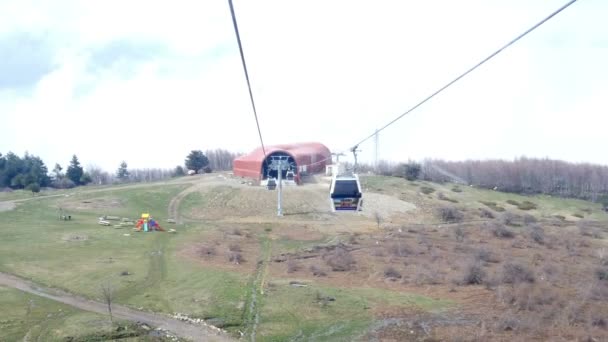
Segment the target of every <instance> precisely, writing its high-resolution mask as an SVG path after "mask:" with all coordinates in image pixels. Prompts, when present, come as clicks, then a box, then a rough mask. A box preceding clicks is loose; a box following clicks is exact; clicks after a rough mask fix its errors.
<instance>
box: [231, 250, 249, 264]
mask: <svg viewBox="0 0 608 342" xmlns="http://www.w3.org/2000/svg"><path fill="white" fill-rule="evenodd" d="M228 261H230V262H232V263H235V264H237V265H238V264H241V263H243V262H244V261H245V258H243V255H242V254H241V253H239V252H229V253H228Z"/></svg>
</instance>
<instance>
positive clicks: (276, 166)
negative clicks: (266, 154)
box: [268, 156, 289, 216]
mask: <svg viewBox="0 0 608 342" xmlns="http://www.w3.org/2000/svg"><path fill="white" fill-rule="evenodd" d="M268 168H270V169H271V170H274V171H277V176H278V180H277V182H278V184H277V188H278V189H279V191H278V192H277V216H283V206H282V201H283V171H287V170H288V169H289V157H287V156H272V157H270V165H268Z"/></svg>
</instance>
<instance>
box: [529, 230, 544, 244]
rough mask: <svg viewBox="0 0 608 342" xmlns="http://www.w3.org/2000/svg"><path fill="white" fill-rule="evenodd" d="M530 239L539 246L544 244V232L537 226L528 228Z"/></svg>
mask: <svg viewBox="0 0 608 342" xmlns="http://www.w3.org/2000/svg"><path fill="white" fill-rule="evenodd" d="M530 238H531V239H532V240H534V242H536V243H537V244H539V245H544V244H545V231H544V230H543V228H542V227H541V226H539V225H534V226H532V227H531V228H530Z"/></svg>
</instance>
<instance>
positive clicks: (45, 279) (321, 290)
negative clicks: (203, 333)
mask: <svg viewBox="0 0 608 342" xmlns="http://www.w3.org/2000/svg"><path fill="white" fill-rule="evenodd" d="M362 183H363V185H364V188H365V190H366V192H365V195H364V196H366V195H367V197H365V198H366V200H367V201H368V203H365V202H364V203H365V204H364V208H365V212H363V213H359V214H358V213H331V211H330V210H329V208H328V200H327V187H326V184H308V185H304V186H302V187H298V188H288V189H286V191H285V206H284V209H285V216H284V217H282V218H277V217H276V193H275V192H270V191H267V190H265V189H262V188H258V187H251V186H247V185H243V184H241V183H240V182H239V181H238V180H236V179H230V178H227V179H225V178H219V177H217V175H213V174H212V175H206V176H202V177H184V178H180V179H177V180H175V181H172V182H163V183H150V184H136V185H123V186H117V187H98V188H88V187H84V188H78V189H72V190H66V191H63V192H61V193H60V194H61V196H56V197H48V196H38V197H37V198H35V199H32V200H27V201H23V202H17V203H16V205H17V206H16V208H15V209H13V210H8V211H4V212H0V271H2V272H6V273H11V274H15V275H18V276H21V277H24V278H28V279H31V280H33V281H35V282H37V283H40V284H44V285H46V286H51V287H55V288H59V289H64V290H66V291H69V292H72V293H75V294H78V295H82V296H85V297H88V298H91V299H98V300H99V299H101V297H102V295H101V291H100V284H102V283H106V282H110V283H111V284H112V285H113V286H114V287H115V289H116V292H115V295H116V299H115V301H116V302H117V303H121V304H125V305H128V306H130V307H133V308H140V309H142V310H145V311H154V312H159V313H165V314H173V313H176V312H179V313H182V314H186V315H188V316H190V317H193V318H203V319H205V320H206V321H207V322H209V323H210V324H214V325H217V326H220V327H223V328H224V329H226V330H227V331H228V332H229V333H230V334H232V335H233V336H234V337H239V336H241V334H243V335H245V336H249V337H255V339H256V340H259V341H285V340H294V341H298V340H314V341H324V340H326V341H352V340H361V341H367V340H370V339H393V340H404V339H405V340H408V339H417V340H424V339H428V338H436V339H440V340H441V339H445V338H447V337H455V336H463V337H464V336H471V334H472V333H479V329H478V326H479V324H480V322H486V320H487V322H486V323H484V324H486V325H485V326H487V329H486V330H487V331H485V332H484V333H485V335H484V336H486V338H490V337H491V338H492V339H503V338H504V339H509V338H513V337H517V336H518V337H522V338H524V336H527V337H530V338H540V339H541V340H542V339H543V338H548V337H549V335H544V336H543V335H539V334H541V332H539V331H538V330H535V329H534V327H533V326H534V324H531V323H530V322H532V321H533V320H539V321H537V323H538V324H537V326H541V327H542V326H544V325H547V326H549V325H551V326H552V328H551V329H545V330H546V333H547V334H552V335H550V336H557V334H558V332H557V330H558V329H568V331H569V332H568V334H570V335H568V334H565V335H563V334H562V335H560V336H570V337H571V338H578V337H580V336H583V335H581V334H582V331H586V330H584V329H587V328H588V329H587V331H589V332H590V334H592V335H593V336H597V337H607V336H608V335H607V334H606V331H605V330H602V328H601V326H599V325H597V324H595V325H594V323H593V322H594V317H599V316H601V315H602V314H605V313H606V309H604V307H606V308H608V305H604V306H603V304H605V303H607V302H606V301H608V291H607V292H606V297H605V298H604V297H603V296H604V292H602V291H604V290H603V289H604V287H603V286H604V285H603V284H604V283H602V279H601V276H598V275H596V271H597V272H599V271H598V270H601V268H602V267H604V266H602V263H604V262H606V261H605V260H606V259H605V258H606V257H608V256H604V254H601V253H602V252H601V251H602V250H605V249H606V248H608V246H607V244H606V241H607V240H606V237H608V236H607V234H608V231H607V228H606V227H607V225H606V223H607V222H608V215H607V214H606V213H605V212H603V211H601V209H600V207H599V205H597V204H594V203H591V202H586V201H580V200H564V199H558V198H554V197H548V196H531V197H528V196H519V195H514V194H506V193H500V192H496V191H488V190H482V189H476V188H471V187H466V186H458V185H455V184H435V183H428V182H421V181H416V182H409V181H406V180H403V179H398V178H390V177H363V178H362ZM180 193H181V195H180ZM178 195H179V196H178ZM30 197H32V196H31V194H28V193H25V192H14V193H10V194H7V193H0V201H3V200H13V199H20V198H30ZM176 199H178V201H177V203H175V201H176ZM172 200H173V203H172ZM170 203H172V208H175V210H177V214H178V215H179V216H180V217H181V218H183V222H184V223H183V224H172V223H167V222H166V219H168V218H174V217H172V216H174V214H175V213H172V212H170V211H171V210H173V209H170ZM60 208H61V209H62V210H63V211H64V212H65V213H68V214H69V215H71V216H72V220H71V221H62V220H59V210H60ZM445 208H450V209H449V210H454V211H455V212H456V213H457V214H455V215H456V218H457V219H456V220H455V221H454V222H451V221H450V222H444V221H445V216H442V211H441V210H444V211H445V210H447V209H445ZM142 212H149V213H151V214H152V215H153V216H154V217H155V218H156V219H157V220H158V221H159V222H160V223H161V225H162V226H163V227H164V228H165V229H170V228H172V229H176V230H177V233H175V234H172V233H168V232H164V233H163V232H151V233H136V232H133V231H132V230H131V229H130V228H129V227H124V228H115V227H113V226H110V227H104V226H101V225H98V224H97V220H98V218H99V217H100V216H104V215H110V216H117V217H120V218H122V217H124V218H130V219H136V218H137V217H138V216H139V215H140V214H141V213H142ZM450 213H451V212H450ZM443 214H445V213H443ZM459 215H460V216H459ZM113 223H114V222H113ZM116 223H118V222H117V221H116ZM502 234H506V235H502ZM510 234H512V235H510ZM539 234H540V235H539ZM541 235H542V236H541ZM598 253H599V254H598ZM511 263H515V264H517V265H516V267H519V266H522V265H523V266H522V267H523V268H524V269H523V271H522V270H521V269H520V271H521V272H526V270H528V271H529V272H530V274H532V275H531V277H533V278H534V281H532V282H530V281H519V280H517V281H515V282H509V281H506V280H505V279H507V278H505V272H506V271H505V267H507V268H508V267H511V266H508V265H510V264H511ZM518 265H519V266H518ZM566 265H568V267H567V268H566ZM606 265H608V262H606ZM473 266H474V267H477V268H474V269H473V270H472V269H471V267H473ZM477 271H478V272H479V274H474V275H478V276H479V281H477V278H474V281H472V282H471V281H469V280H470V279H468V278H467V277H466V276H467V275H470V274H468V273H470V272H477ZM598 274H599V273H598ZM598 277H599V278H598ZM582 279H585V281H586V282H587V283H589V284H594V286H595V287H594V289H595V290H593V291H595V292H593V293H592V294H589V293H588V292H585V295H588V296H589V295H594V296H596V297H595V298H596V300H595V301H594V302H593V303H589V304H588V305H587V306H586V307H581V308H579V309H578V310H582V312H583V313H581V315H584V317H586V318H585V322H584V324H582V323H580V322H579V323H575V322H574V321H573V322H572V323H563V322H569V321H568V319H567V318H564V319H565V321H564V320H563V319H562V320H559V319H558V318H557V317H550V318H547V317H544V316H542V313H543V312H548V311H558V312H566V311H565V310H564V309H563V308H565V307H567V308H569V309H568V310H574V308H573V307H571V306H572V305H571V303H570V302H569V301H568V300H567V299H568V298H570V297H572V298H578V297H577V296H579V295H581V296H582V295H583V293H582V292H581V291H582V289H581V288H580V286H579V285H577V284H579V283H578V280H582ZM507 280H508V279H507ZM606 288H607V289H608V285H607V287H606ZM525 289H527V290H526V291H528V292H529V293H532V294H535V293H537V292H539V291H541V292H544V293H551V294H553V295H554V297H551V298H544V299H543V298H541V299H538V298H536V297H529V299H530V300H532V301H533V302H534V303H535V304H534V307H530V306H528V307H526V306H523V304H521V300H522V299H521V298H520V297H518V296H519V295H518V293H520V292H521V291H524V290H525ZM589 291H591V290H589ZM509 296H511V297H509ZM569 296H570V297H569ZM598 296H599V297H598ZM31 298H33V297H32V296H30V295H25V294H23V293H20V292H18V291H16V290H12V289H10V290H9V289H5V288H4V289H3V288H0V311H7V310H2V309H5V308H10V307H13V306H16V307H24V308H25V306H24V303H27V302H28V300H30V299H31ZM509 298H510V299H509ZM34 301H36V302H37V301H38V299H36V298H34ZM509 301H511V302H509ZM538 301H540V304H538V303H537V302H538ZM40 303H44V305H42V306H40V310H41V311H40V314H39V315H38V316H39V317H38V316H36V317H38V318H36V319H37V322H42V321H44V319H43V317H42V316H44V315H45V314H44V313H45V312H49V313H50V312H55V311H54V310H58V308H60V307H61V308H62V310H63V312H69V315H68V314H67V313H66V314H65V315H66V316H65V317H63V316H61V319H59V320H52V321H49V322H48V323H44V324H42V323H36V324H38V325H40V328H39V330H35V331H34V332H36V333H37V334H41V333H42V331H48V329H54V330H53V331H60V332H61V333H56V336H57V338H58V339H61V338H62V337H65V336H73V334H80V335H82V336H91V334H99V333H100V332H99V330H100V329H104V328H105V326H104V324H106V323H104V317H101V316H98V315H95V314H90V313H84V312H82V311H78V310H75V309H70V308H66V307H64V306H61V305H59V304H55V303H52V302H50V301H47V300H41V299H40ZM560 305H562V306H561V308H562V309H557V308H558V307H560ZM514 307H517V311H513V308H514ZM43 309H44V310H43ZM516 312H517V315H518V317H520V320H519V321H518V323H513V324H518V325H517V327H514V328H510V329H507V330H505V329H502V330H501V328H500V327H499V326H498V323H500V324H503V323H504V324H506V323H505V322H507V321H508V320H509V319H511V318H512V316H513V315H516ZM568 314H570V315H571V314H572V312H569V313H568ZM5 315H7V313H5ZM11 315H13V314H12V313H11ZM15 315H16V316H15ZM23 315H24V313H23V312H21V313H19V314H16V313H15V314H14V315H13V316H10V317H8V316H7V318H3V316H2V314H0V331H2V332H1V333H0V336H1V337H2V338H6V337H5V336H3V335H2V334H4V331H9V333H7V335H6V336H8V337H10V339H9V340H13V339H23V337H24V336H25V335H26V334H28V331H30V328H32V327H35V326H36V324H34V323H28V322H25V321H23V318H21V319H20V320H21V321H20V322H19V323H18V324H17V323H15V320H17V319H18V318H16V317H23ZM509 315H511V316H509ZM598 315H599V316H598ZM581 317H582V316H581ZM523 319H525V320H526V322H523ZM560 319H561V318H560ZM84 321H87V322H89V321H90V322H91V323H90V324H89V326H92V328H91V330H90V331H78V330H70V329H73V328H71V327H73V326H74V325H75V324H79V323H78V322H84ZM2 322H5V323H2ZM24 322H25V323H24ZM558 322H561V323H558ZM524 323H525V324H524ZM1 324H4V327H10V329H12V330H5V329H3V326H2V325H1ZM36 329H38V328H36ZM44 329H47V330H44ZM38 331H40V332H38ZM560 331H561V330H560ZM34 332H30V334H33V333H34ZM8 334H10V335H8ZM53 336H55V335H53ZM2 338H0V340H2ZM138 339H140V338H135V340H138ZM148 339H149V337H146V340H148ZM482 340H483V338H482Z"/></svg>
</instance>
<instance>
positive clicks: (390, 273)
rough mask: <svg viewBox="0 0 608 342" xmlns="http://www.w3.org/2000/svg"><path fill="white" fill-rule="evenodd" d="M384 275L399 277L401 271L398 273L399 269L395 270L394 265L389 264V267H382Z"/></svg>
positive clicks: (386, 276)
mask: <svg viewBox="0 0 608 342" xmlns="http://www.w3.org/2000/svg"><path fill="white" fill-rule="evenodd" d="M384 277H385V278H393V279H400V278H401V273H399V271H397V270H396V269H395V268H394V267H392V266H389V267H387V268H385V269H384Z"/></svg>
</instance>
